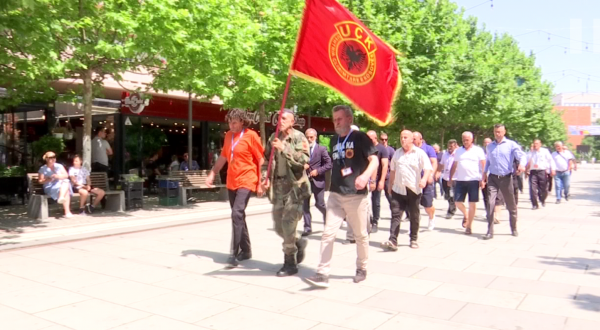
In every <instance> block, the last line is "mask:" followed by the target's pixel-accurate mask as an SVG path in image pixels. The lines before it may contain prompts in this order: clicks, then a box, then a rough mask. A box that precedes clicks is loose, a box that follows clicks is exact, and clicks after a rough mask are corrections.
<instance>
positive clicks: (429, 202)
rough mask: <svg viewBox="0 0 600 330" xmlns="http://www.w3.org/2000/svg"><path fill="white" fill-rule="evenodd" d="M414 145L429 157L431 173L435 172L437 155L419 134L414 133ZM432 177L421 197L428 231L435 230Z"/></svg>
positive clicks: (428, 179)
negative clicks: (426, 216)
mask: <svg viewBox="0 0 600 330" xmlns="http://www.w3.org/2000/svg"><path fill="white" fill-rule="evenodd" d="M413 135H414V144H415V146H417V147H419V148H421V149H422V150H423V151H425V153H426V154H427V157H429V161H430V162H431V168H432V173H435V172H436V171H437V155H436V153H435V150H434V149H433V147H432V146H430V145H428V144H427V143H426V142H425V141H424V140H423V135H422V134H421V133H419V132H414V133H413ZM433 177H434V176H433V175H430V176H429V177H428V178H427V186H426V187H425V189H423V197H421V205H423V207H424V208H425V212H426V213H427V215H428V216H429V225H428V229H429V230H433V229H435V207H434V206H433V199H434V198H435V187H434V185H433V179H434V178H433Z"/></svg>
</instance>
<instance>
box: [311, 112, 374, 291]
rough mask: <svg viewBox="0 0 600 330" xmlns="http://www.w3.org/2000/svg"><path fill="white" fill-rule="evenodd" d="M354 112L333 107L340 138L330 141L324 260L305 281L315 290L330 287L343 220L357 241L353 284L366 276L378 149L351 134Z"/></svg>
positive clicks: (356, 133) (358, 134)
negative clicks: (370, 188)
mask: <svg viewBox="0 0 600 330" xmlns="http://www.w3.org/2000/svg"><path fill="white" fill-rule="evenodd" d="M352 121H353V113H352V109H351V108H350V107H349V106H345V105H339V106H335V107H334V108H333V125H334V127H335V131H336V133H337V136H335V137H333V138H332V139H331V145H330V146H331V152H332V157H331V159H332V162H333V168H332V171H331V188H330V193H329V199H328V200H327V223H326V224H325V230H324V232H323V236H322V237H321V258H320V262H319V266H318V267H317V273H316V274H315V275H314V276H312V277H310V278H307V279H306V280H307V281H308V282H309V283H310V284H312V285H313V286H316V287H321V288H325V287H328V286H329V272H330V269H331V259H332V257H333V245H334V242H335V236H336V234H337V232H338V230H339V229H340V226H341V225H342V221H343V220H344V218H345V219H346V222H347V223H348V226H349V227H350V228H352V231H353V233H354V239H355V240H356V252H357V259H356V276H355V277H354V282H355V283H358V282H361V281H364V280H365V279H366V277H367V260H368V257H369V238H368V233H367V221H368V216H367V207H368V201H367V199H368V197H367V196H368V195H367V193H368V190H367V185H368V184H369V179H370V178H371V175H372V174H373V173H374V172H375V171H377V168H378V166H379V160H378V158H377V149H376V148H375V146H374V145H373V142H372V141H371V139H369V137H368V136H367V135H366V134H365V133H363V132H360V131H351V129H350V126H351V125H352Z"/></svg>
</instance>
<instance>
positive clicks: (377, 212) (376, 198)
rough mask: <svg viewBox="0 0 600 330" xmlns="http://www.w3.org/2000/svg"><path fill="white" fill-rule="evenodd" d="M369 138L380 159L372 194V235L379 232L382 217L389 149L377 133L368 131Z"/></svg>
mask: <svg viewBox="0 0 600 330" xmlns="http://www.w3.org/2000/svg"><path fill="white" fill-rule="evenodd" d="M367 136H368V137H369V138H370V139H371V141H373V145H375V148H377V158H378V159H379V167H378V168H377V176H376V179H375V190H373V191H372V192H371V204H372V207H373V219H372V220H371V233H376V232H377V225H378V223H379V218H380V217H381V192H382V191H383V189H385V181H386V177H387V173H388V160H389V158H388V157H389V156H388V149H387V147H386V146H384V145H383V144H381V143H379V141H378V140H377V133H376V132H375V131H368V132H367Z"/></svg>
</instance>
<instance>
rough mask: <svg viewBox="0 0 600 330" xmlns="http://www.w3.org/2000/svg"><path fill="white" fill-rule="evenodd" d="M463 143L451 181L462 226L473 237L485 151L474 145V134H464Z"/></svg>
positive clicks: (455, 158)
mask: <svg viewBox="0 0 600 330" xmlns="http://www.w3.org/2000/svg"><path fill="white" fill-rule="evenodd" d="M462 141H463V146H462V147H461V148H458V150H456V153H455V154H454V163H453V164H452V170H450V181H451V182H452V184H453V186H454V200H455V201H456V207H458V209H459V210H460V211H461V212H462V214H463V216H464V217H463V222H462V225H463V227H464V228H465V234H467V235H471V234H472V230H471V224H473V219H474V218H475V211H476V210H477V202H479V188H480V187H481V188H483V185H482V184H481V178H482V175H483V169H484V168H485V153H484V152H483V149H481V148H480V147H478V146H476V145H473V133H471V132H464V133H463V134H462ZM452 180H454V181H452ZM467 195H469V213H468V214H467V209H466V208H465V204H464V203H465V198H466V197H467Z"/></svg>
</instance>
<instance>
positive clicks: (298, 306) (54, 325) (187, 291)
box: [0, 167, 600, 330]
mask: <svg viewBox="0 0 600 330" xmlns="http://www.w3.org/2000/svg"><path fill="white" fill-rule="evenodd" d="M598 169H600V168H598ZM598 169H596V168H594V167H589V168H588V167H586V168H584V167H582V168H581V169H580V170H579V171H578V172H576V173H575V174H574V177H573V185H572V188H573V190H572V195H573V196H572V199H571V200H570V201H569V202H567V203H564V202H563V203H562V204H560V205H556V204H554V197H553V196H550V197H549V198H548V201H547V206H546V207H545V208H542V209H540V210H536V211H532V210H531V205H530V203H529V202H528V197H527V196H528V194H526V193H524V194H521V195H520V202H519V232H520V236H519V237H518V238H515V237H512V236H510V229H509V226H508V214H507V212H506V211H503V212H502V213H501V216H500V220H501V224H500V225H497V227H496V233H495V234H496V235H495V237H494V239H493V240H490V241H483V240H481V239H480V238H481V236H483V234H485V230H486V226H487V224H486V223H485V221H484V220H483V219H482V217H481V216H482V213H483V208H482V205H480V209H479V211H478V214H477V218H476V221H475V223H474V226H473V232H474V234H473V235H472V236H465V235H464V234H463V229H462V228H461V217H459V216H456V217H454V219H451V220H445V219H443V218H442V217H443V215H444V214H445V202H444V201H442V200H436V201H435V205H436V207H438V210H437V212H436V213H437V215H438V218H437V227H436V229H435V230H433V231H428V230H426V226H427V220H426V217H423V218H422V222H421V231H420V233H419V242H420V248H419V249H418V250H412V249H410V248H408V237H407V232H406V229H407V224H406V223H402V230H401V236H400V240H399V243H400V245H401V246H400V249H399V251H397V252H383V251H382V250H381V249H380V248H379V243H380V242H382V241H384V240H386V239H387V236H388V233H387V231H388V230H389V227H388V225H389V220H388V217H389V210H387V206H386V205H387V204H386V203H385V202H384V203H383V204H384V205H383V206H382V210H383V212H382V213H383V215H382V216H383V219H382V222H381V224H380V231H379V232H378V233H376V234H373V235H371V238H370V248H369V266H368V276H367V280H366V281H364V282H362V283H360V284H354V283H352V276H353V275H354V272H355V262H356V261H355V260H356V251H355V249H356V247H355V246H353V245H342V244H339V243H340V242H341V241H342V240H343V239H344V235H345V229H341V230H340V231H339V233H338V238H337V242H338V244H335V248H334V259H333V265H332V266H333V268H332V274H331V277H330V284H331V287H330V288H329V289H327V290H314V289H312V288H310V287H309V286H308V285H307V284H306V283H304V282H303V281H302V278H303V277H306V276H310V275H312V274H313V273H314V271H315V269H316V266H317V264H318V258H319V241H320V231H321V230H322V226H323V224H322V222H321V220H320V216H318V213H317V211H316V210H313V212H314V213H313V215H315V221H314V228H313V230H314V231H315V233H314V234H313V235H311V236H309V239H310V243H309V245H308V248H307V251H306V260H305V262H304V263H303V264H302V265H301V267H300V272H299V274H298V276H292V277H286V278H278V277H276V276H275V272H276V271H277V270H278V269H279V268H280V267H281V263H282V262H283V255H282V252H281V244H282V241H281V239H280V238H279V237H278V236H277V235H276V234H275V233H274V232H273V229H272V220H271V217H270V215H268V213H267V214H260V215H254V216H249V217H248V219H247V221H248V228H249V231H250V237H251V240H252V250H253V251H252V252H253V258H252V259H251V260H247V261H244V262H242V264H241V266H240V267H238V268H236V269H226V268H224V266H225V263H226V260H227V257H228V253H229V244H230V237H231V224H230V222H229V221H212V222H204V223H198V224H193V225H187V226H178V227H171V228H165V229H160V230H151V231H145V232H139V233H132V234H123V235H114V236H109V237H102V238H96V239H88V240H82V241H76V242H66V243H62V244H55V245H52V246H41V247H34V248H27V249H17V250H13V251H5V252H0V324H1V325H2V329H9V330H13V329H15V330H17V329H18V330H67V329H76V330H126V329H127V330H202V329H204V330H206V329H213V330H239V329H244V330H271V329H273V330H281V329H286V330H309V329H310V330H348V329H355V330H373V329H376V330H396V329H418V330H492V329H496V330H498V329H499V330H514V329H519V330H597V329H600V194H598V189H599V188H600V170H598ZM384 200H385V199H384ZM253 207H257V208H258V207H268V205H265V206H259V205H255V206H253ZM202 215H204V213H202ZM171 220H173V221H176V220H179V217H177V219H171ZM168 223H169V222H165V223H164V224H168ZM25 235H27V234H25Z"/></svg>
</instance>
